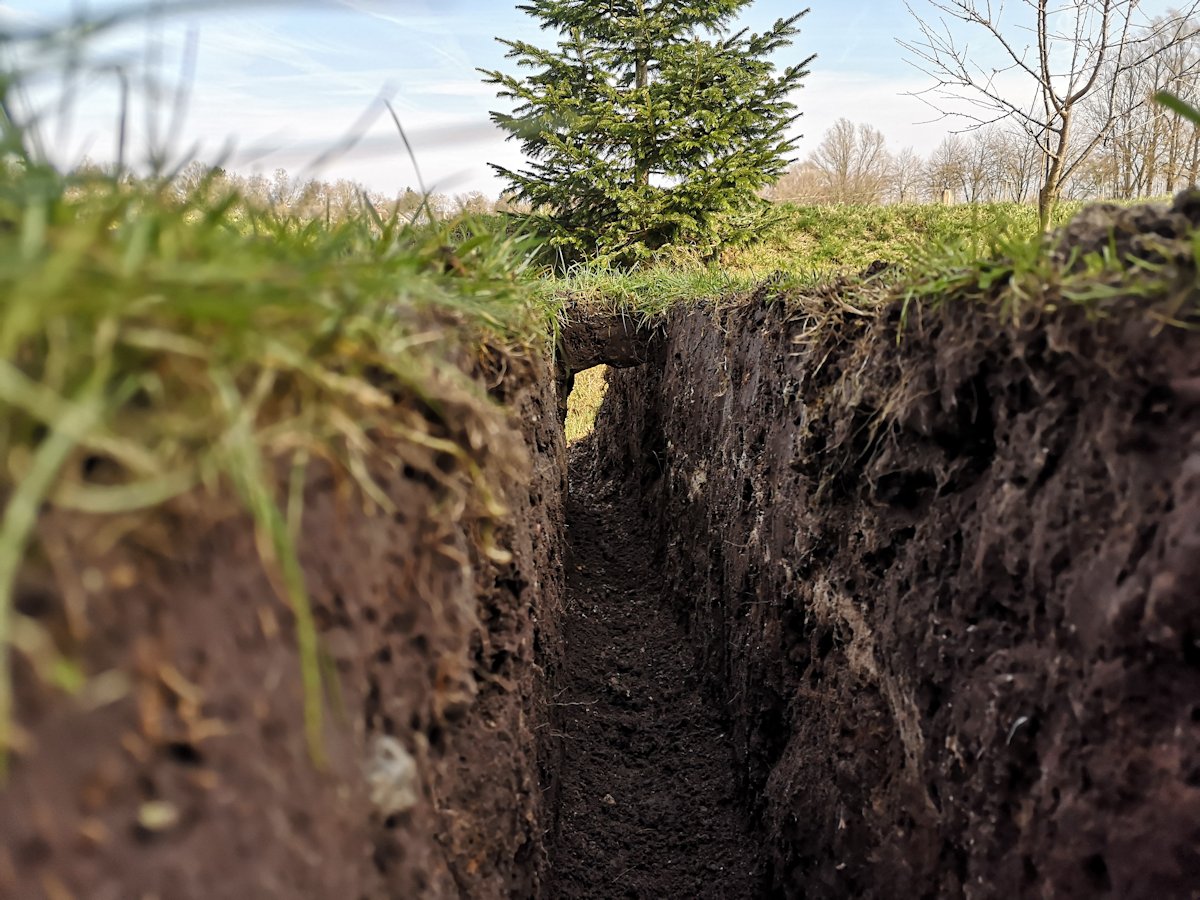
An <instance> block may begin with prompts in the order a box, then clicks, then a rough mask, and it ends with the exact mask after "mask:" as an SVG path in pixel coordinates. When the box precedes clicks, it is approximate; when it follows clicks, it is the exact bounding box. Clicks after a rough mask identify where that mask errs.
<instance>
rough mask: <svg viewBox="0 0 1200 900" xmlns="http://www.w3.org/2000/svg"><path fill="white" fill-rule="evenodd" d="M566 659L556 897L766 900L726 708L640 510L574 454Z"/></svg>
mask: <svg viewBox="0 0 1200 900" xmlns="http://www.w3.org/2000/svg"><path fill="white" fill-rule="evenodd" d="M573 459H574V462H575V466H574V467H573V469H572V492H571V494H570V497H569V500H568V504H567V527H568V536H569V537H568V544H569V548H570V549H569V553H568V556H567V603H566V608H565V615H564V638H565V648H564V649H565V656H564V663H563V669H562V671H561V672H560V673H559V676H558V679H557V685H558V690H557V692H556V693H555V694H554V698H553V701H554V702H553V711H554V713H555V719H556V727H557V728H558V729H559V731H560V732H561V737H562V740H563V742H564V747H565V749H564V752H563V758H562V762H561V764H560V767H559V770H558V772H557V773H555V778H554V780H553V782H552V783H551V784H550V785H548V788H549V789H551V790H552V791H553V792H554V794H555V796H556V797H557V800H558V827H557V834H556V835H555V836H554V839H553V842H552V847H551V876H550V881H549V886H548V891H547V896H549V897H551V898H563V900H567V898H595V900H601V898H603V900H611V898H619V897H626V898H646V900H650V898H655V900H658V898H674V897H679V898H685V897H686V898H714V900H715V898H742V897H754V896H758V893H759V892H758V886H759V884H760V880H761V876H762V867H761V863H760V860H759V856H758V853H757V851H756V848H755V846H754V844H753V842H752V841H751V840H750V839H749V835H748V829H747V827H746V822H745V821H744V820H743V817H742V814H741V808H740V803H739V798H738V794H737V785H736V778H735V775H734V771H733V752H732V749H731V747H730V743H729V737H728V729H727V725H726V723H725V722H724V721H723V720H722V716H721V708H720V706H719V705H718V704H715V703H714V702H713V701H712V699H711V698H710V697H709V696H707V695H706V693H705V685H704V679H703V678H702V677H700V674H699V672H698V670H697V665H696V663H697V660H696V654H695V648H694V646H693V645H692V644H690V643H689V642H688V641H687V639H686V637H685V635H684V633H683V630H682V628H681V625H680V623H679V622H678V620H677V616H676V612H675V609H676V608H677V604H676V603H675V602H673V600H672V599H671V597H670V595H669V593H668V591H669V587H668V584H667V583H666V582H664V581H663V580H662V579H661V578H660V576H659V574H658V571H657V569H656V568H655V566H654V562H653V553H652V542H651V540H650V535H649V533H648V531H647V523H646V522H645V521H644V520H643V519H642V518H641V516H640V514H639V510H638V504H637V503H636V499H635V498H630V497H626V496H622V495H620V494H615V493H611V492H606V490H605V487H604V486H602V485H598V484H594V483H591V482H589V481H587V480H586V472H585V471H584V470H583V469H584V465H585V464H586V462H587V460H585V459H584V458H583V456H582V452H581V451H579V450H575V451H573Z"/></svg>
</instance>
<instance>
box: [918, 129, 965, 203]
mask: <svg viewBox="0 0 1200 900" xmlns="http://www.w3.org/2000/svg"><path fill="white" fill-rule="evenodd" d="M969 155H970V153H969V151H968V149H967V142H966V141H965V140H964V139H963V137H962V136H961V135H957V134H948V135H946V137H944V138H943V139H942V142H941V143H940V144H938V145H937V147H936V148H934V151H933V153H931V154H930V156H929V162H928V163H927V164H926V166H925V193H926V194H927V195H928V196H929V197H930V198H931V199H933V200H941V199H942V198H943V197H945V196H946V195H947V194H948V195H949V197H950V198H951V199H957V198H962V196H963V180H964V179H965V177H966V171H967V167H968V165H969V162H968V158H969Z"/></svg>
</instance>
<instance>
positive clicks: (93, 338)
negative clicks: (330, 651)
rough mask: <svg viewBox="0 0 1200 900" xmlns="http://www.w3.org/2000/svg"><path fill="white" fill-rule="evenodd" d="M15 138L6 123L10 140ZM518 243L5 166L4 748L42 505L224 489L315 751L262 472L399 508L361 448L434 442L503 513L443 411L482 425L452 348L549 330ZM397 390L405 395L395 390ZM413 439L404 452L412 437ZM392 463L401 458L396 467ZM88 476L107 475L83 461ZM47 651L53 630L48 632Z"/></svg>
mask: <svg viewBox="0 0 1200 900" xmlns="http://www.w3.org/2000/svg"><path fill="white" fill-rule="evenodd" d="M14 137H16V136H15V135H13V134H10V135H7V138H8V143H9V145H10V146H11V145H13V142H14ZM527 257H528V248H527V247H526V246H525V245H524V244H523V242H522V240H521V239H520V238H519V237H507V236H503V235H497V234H495V233H493V232H489V231H486V230H480V229H478V228H475V227H473V226H472V225H471V223H469V222H467V223H452V224H448V225H445V226H441V227H438V228H432V229H431V228H414V227H411V226H409V225H408V224H407V223H406V222H404V221H403V220H400V219H396V218H394V219H392V220H389V221H384V220H382V219H380V218H379V217H378V216H376V215H374V214H373V211H371V210H369V209H368V208H367V207H365V206H364V211H363V214H362V215H361V216H358V217H355V218H352V219H350V220H347V221H345V222H342V223H338V224H327V223H325V222H320V221H317V222H313V221H307V222H305V221H299V220H295V219H291V218H288V217H286V216H280V215H278V214H276V213H274V212H273V211H271V210H269V209H259V208H254V207H253V206H252V205H250V204H248V203H246V202H245V201H244V200H243V199H242V198H240V197H238V196H236V195H225V196H213V194H212V192H211V191H208V190H207V189H206V186H201V188H200V189H198V190H197V192H196V193H195V194H194V195H193V196H187V197H183V198H180V197H179V196H178V195H177V193H176V192H175V191H174V190H173V189H172V188H171V186H170V185H169V184H167V183H165V182H158V181H154V180H146V181H131V180H129V179H127V178H115V177H114V178H105V177H96V176H94V175H93V176H89V177H88V178H86V179H80V178H75V177H72V176H63V175H60V174H59V173H57V172H55V171H54V170H52V169H51V168H49V167H48V166H45V165H43V164H41V163H39V162H38V161H37V160H36V159H35V158H34V157H33V156H32V154H29V153H25V154H24V155H23V158H18V159H17V160H15V161H14V160H11V159H10V163H9V165H8V166H7V168H6V171H5V172H4V173H3V176H2V177H0V297H2V300H0V303H2V304H3V315H2V316H0V498H3V500H4V508H3V514H2V518H0V751H2V750H7V749H8V748H9V747H10V746H11V744H12V740H11V738H12V734H11V732H10V730H9V725H10V723H11V721H12V712H13V710H12V697H11V689H10V685H9V682H8V678H9V672H10V664H9V660H8V653H9V650H10V647H11V646H12V642H13V634H14V630H15V629H17V628H18V627H19V628H21V629H25V630H27V629H28V627H30V624H31V623H29V622H20V623H16V622H14V617H15V616H16V613H15V611H14V608H13V600H14V588H15V584H16V578H17V574H18V571H19V570H20V568H21V566H22V563H23V562H24V561H26V560H27V559H29V558H31V557H36V556H37V555H38V554H37V546H36V525H37V521H38V519H39V517H40V516H41V515H42V514H43V513H44V511H46V510H47V509H50V508H55V509H60V510H64V511H67V512H70V513H79V514H92V515H103V516H112V517H121V516H131V515H134V516H135V515H137V514H140V513H143V512H145V511H146V510H152V509H154V508H156V507H159V506H161V505H162V504H164V503H167V502H169V501H170V500H172V499H173V498H176V497H180V496H182V495H184V494H187V493H189V492H191V491H196V490H202V491H207V492H209V493H212V494H216V493H227V492H232V494H233V495H235V496H236V497H237V498H238V499H239V501H240V503H241V504H242V506H243V508H244V509H245V510H246V511H247V512H248V513H249V514H250V515H251V516H252V518H253V520H254V522H255V526H256V530H257V533H258V546H259V551H260V555H261V557H262V559H263V562H264V564H265V565H266V567H267V569H268V571H270V572H271V573H272V577H273V580H274V581H275V583H276V584H277V585H278V588H279V591H280V593H281V595H282V596H283V597H285V598H286V599H287V601H288V602H289V603H290V605H291V608H292V610H293V612H294V614H295V619H296V626H297V636H298V641H299V645H300V651H301V656H302V661H303V673H304V681H305V688H306V697H307V704H308V705H307V710H306V714H307V724H308V733H309V740H310V744H311V746H312V750H313V753H314V755H315V756H319V754H320V740H319V735H320V728H321V725H320V719H321V706H320V703H321V701H320V696H321V691H320V683H319V682H320V676H319V664H318V652H317V643H316V641H317V639H316V632H315V626H314V624H313V621H312V616H311V612H310V610H309V605H308V598H307V593H306V589H305V585H304V578H303V573H302V570H301V568H300V565H299V560H298V558H297V555H296V548H295V541H294V528H289V522H291V523H295V522H297V521H298V519H299V515H300V511H299V510H298V509H297V508H295V504H296V502H297V501H296V495H297V494H298V493H299V492H296V491H293V492H292V495H293V496H292V499H291V500H290V501H289V499H288V492H287V491H286V490H285V488H284V487H283V486H282V485H281V484H279V483H278V479H277V478H276V477H275V473H276V472H277V471H278V470H279V468H280V465H281V464H282V466H283V468H284V469H291V470H293V471H300V472H302V471H303V470H304V469H305V468H306V467H307V466H308V465H309V464H310V463H311V462H312V461H314V460H318V459H320V460H325V461H327V462H328V463H330V464H331V465H333V466H334V467H335V468H336V469H339V470H341V471H344V472H345V473H347V475H348V477H349V479H350V481H351V483H352V484H353V485H355V486H356V487H357V490H358V491H359V493H360V494H361V496H362V497H363V498H364V500H365V501H367V502H370V503H373V504H376V505H377V506H379V507H382V508H387V507H388V506H389V500H388V498H387V496H386V495H385V494H384V493H383V491H382V490H381V489H380V488H379V487H378V485H377V484H376V483H375V482H374V480H373V479H372V477H371V475H370V465H369V462H370V461H371V460H372V459H373V458H378V457H381V456H382V457H384V458H388V459H392V460H395V459H403V460H404V461H406V462H408V461H412V462H414V463H416V464H417V465H418V467H419V468H428V469H432V470H433V471H432V473H431V474H433V475H434V477H439V478H442V477H444V475H440V474H439V470H438V467H437V466H434V465H432V464H431V463H430V460H429V457H430V456H431V454H433V453H438V454H445V455H448V456H449V457H450V458H452V459H454V460H456V461H457V464H458V467H459V469H460V470H461V471H464V472H467V473H469V477H470V478H471V479H472V481H473V483H474V485H475V489H476V493H477V497H478V501H477V502H478V505H479V507H480V509H482V510H483V514H487V515H495V514H497V513H498V512H499V510H498V509H497V508H496V506H495V504H494V502H493V501H492V500H491V495H490V488H489V485H488V484H487V481H486V479H485V478H484V476H483V474H482V471H481V469H480V464H479V462H478V460H477V458H476V457H477V456H478V454H479V451H480V447H481V446H482V445H483V444H486V441H483V440H482V439H481V438H480V436H479V435H478V434H469V433H467V432H466V431H465V430H464V429H467V428H468V426H469V425H470V422H469V421H453V420H454V419H455V417H456V416H458V417H461V416H462V412H463V411H464V410H470V409H474V410H476V411H477V412H478V416H480V417H486V416H487V415H489V414H490V413H488V411H487V401H486V398H484V396H483V395H482V391H481V390H480V389H478V388H476V387H474V385H473V384H472V383H470V382H468V380H467V378H466V377H465V376H464V375H463V374H462V373H461V372H460V371H459V370H458V369H457V368H455V367H453V366H452V365H450V364H449V363H448V362H447V360H448V359H449V358H450V353H451V349H452V346H453V345H455V344H467V345H469V346H479V345H481V344H483V343H489V342H490V343H494V344H497V345H506V344H516V343H524V342H526V341H527V340H528V339H529V337H530V336H531V335H533V334H534V333H535V332H536V331H537V330H538V328H540V327H541V321H542V320H541V319H539V317H538V316H539V313H538V309H537V307H536V304H535V303H534V298H533V292H532V291H531V290H530V289H529V286H528V284H527V283H526V282H525V281H524V280H522V278H521V277H520V273H521V271H522V267H523V264H524V261H525V260H526V259H527ZM397 398H409V401H410V402H408V403H407V405H406V404H405V402H398V401H397ZM405 448H409V449H408V450H406V449H405ZM406 457H411V460H409V459H408V458H406ZM95 472H102V473H103V474H102V477H97V476H95V475H94V474H92V473H95ZM43 643H45V642H43Z"/></svg>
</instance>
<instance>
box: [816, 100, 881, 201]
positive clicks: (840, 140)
mask: <svg viewBox="0 0 1200 900" xmlns="http://www.w3.org/2000/svg"><path fill="white" fill-rule="evenodd" d="M808 162H809V163H811V164H812V166H813V167H814V168H815V170H816V171H817V172H818V173H820V179H821V182H822V193H823V199H824V200H825V201H826V202H830V203H878V202H879V201H880V200H881V199H882V198H883V195H884V191H885V190H886V188H887V184H888V175H889V171H890V169H891V165H892V160H891V157H890V156H889V154H888V152H887V141H886V140H885V139H884V137H883V132H881V131H879V129H877V128H873V127H871V126H870V125H866V124H859V125H855V124H854V123H853V122H851V121H850V120H849V119H838V120H837V121H836V122H835V123H834V124H833V127H832V128H830V129H829V130H828V131H827V132H825V136H824V137H823V138H822V139H821V143H820V144H818V145H817V149H816V150H814V151H813V152H812V154H811V155H810V156H809V158H808Z"/></svg>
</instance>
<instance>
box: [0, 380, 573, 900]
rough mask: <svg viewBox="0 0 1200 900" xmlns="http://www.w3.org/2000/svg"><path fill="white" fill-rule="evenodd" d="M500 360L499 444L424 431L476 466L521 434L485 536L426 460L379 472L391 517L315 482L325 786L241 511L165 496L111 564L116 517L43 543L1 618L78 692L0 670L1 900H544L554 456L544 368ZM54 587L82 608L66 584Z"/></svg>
mask: <svg viewBox="0 0 1200 900" xmlns="http://www.w3.org/2000/svg"><path fill="white" fill-rule="evenodd" d="M504 362H505V365H506V367H507V371H508V376H507V378H504V379H496V378H493V379H492V380H491V387H492V389H493V392H494V393H495V394H496V395H497V397H498V399H502V400H504V401H505V402H507V403H508V404H509V405H510V407H511V408H512V410H513V411H514V417H513V420H512V422H510V423H504V422H503V421H501V422H500V423H499V424H497V421H495V420H494V419H493V418H492V417H491V416H490V414H484V413H481V412H480V409H479V408H475V409H461V410H459V409H453V408H451V409H446V410H443V411H442V412H443V413H444V414H445V415H446V416H447V417H448V419H447V420H448V421H452V422H453V423H454V426H455V427H461V428H464V429H467V428H475V429H478V430H479V432H480V434H481V435H484V436H487V440H486V441H481V442H480V444H479V445H480V446H484V447H487V446H490V447H491V451H490V452H491V453H492V454H494V455H498V453H499V452H500V450H499V448H500V447H501V446H502V445H511V444H513V443H516V444H518V445H519V443H520V442H521V438H522V434H521V432H523V437H524V441H525V443H526V444H527V446H528V447H529V450H530V451H531V453H530V456H531V457H532V458H531V461H530V464H529V466H528V467H527V473H526V475H527V477H525V478H522V479H521V480H519V481H513V482H511V483H509V484H506V485H504V486H503V490H502V492H501V497H502V499H503V500H504V501H505V503H506V504H507V505H508V508H509V510H510V514H509V517H508V518H507V519H506V520H504V521H503V522H501V523H499V524H498V525H497V526H496V527H495V528H494V529H493V533H492V534H491V535H490V536H489V535H486V534H485V533H484V531H483V530H482V528H481V526H480V525H479V524H478V523H476V522H473V521H472V520H471V518H470V516H469V515H468V514H467V513H466V512H465V510H467V509H468V501H467V499H466V497H467V493H468V492H469V491H470V490H471V488H470V486H469V483H468V481H467V479H466V475H465V474H464V473H463V472H462V470H461V468H456V467H455V465H454V464H453V461H452V460H449V459H447V458H444V457H442V458H433V459H431V460H430V465H429V466H428V467H417V466H410V465H403V466H401V465H390V464H388V463H387V462H384V461H381V460H377V461H376V463H375V464H374V475H375V477H376V478H377V480H378V483H379V484H380V486H381V488H382V489H383V491H384V492H385V493H386V494H387V496H388V497H389V498H390V500H391V501H392V503H393V504H394V507H395V509H394V511H392V512H390V513H385V512H383V511H382V510H380V509H375V510H374V511H372V510H370V509H369V508H367V507H366V506H365V505H364V502H363V500H362V498H361V496H359V495H358V494H356V492H355V491H353V490H352V489H351V486H350V485H349V484H348V483H347V480H346V477H345V476H344V475H340V476H335V475H334V474H333V473H332V472H331V471H329V470H327V469H323V468H321V467H318V466H315V465H314V467H313V468H312V472H311V475H310V477H309V479H308V484H307V487H306V490H305V495H306V496H305V508H304V517H303V524H302V533H301V540H300V548H301V556H302V561H303V565H304V570H305V576H306V580H307V585H308V589H309V592H310V595H311V599H312V605H313V609H314V614H315V617H316V622H317V626H318V629H319V631H320V635H321V642H322V648H323V651H324V653H325V654H326V656H327V663H328V664H327V667H326V678H325V682H326V701H327V702H326V715H325V724H326V735H325V740H324V747H325V751H326V754H327V759H326V761H325V763H324V765H323V766H318V765H315V764H314V761H313V759H312V758H311V757H310V756H309V753H308V748H307V746H306V741H305V728H304V714H303V708H304V692H303V688H302V681H301V677H300V668H299V662H298V655H297V650H296V638H295V634H294V632H293V628H292V616H291V613H290V611H289V610H288V608H287V606H286V604H284V603H282V602H281V601H280V600H279V599H278V594H277V592H276V590H275V587H274V585H273V584H272V582H271V580H270V579H269V578H268V575H267V574H266V573H265V572H264V570H263V566H262V564H261V561H260V558H259V554H258V550H257V548H256V545H255V538H254V534H253V529H252V528H251V527H250V523H249V522H248V521H247V520H246V518H245V517H244V516H242V515H238V514H236V513H235V512H234V511H233V510H232V509H231V508H229V509H227V508H226V507H228V504H225V505H224V506H222V505H221V504H220V503H218V502H217V501H216V500H214V498H211V497H200V496H197V497H192V498H188V499H187V501H186V502H183V503H178V504H176V505H175V506H174V507H172V508H171V509H168V510H163V511H158V512H156V513H155V515H154V516H153V518H152V521H150V522H146V523H141V524H139V526H138V527H137V528H136V529H135V530H134V531H133V532H131V533H130V534H129V535H128V536H126V537H125V539H123V540H121V541H120V542H119V543H117V545H116V546H115V547H110V549H109V550H108V551H107V552H106V553H100V552H98V551H97V549H96V544H97V542H99V543H100V544H105V543H107V544H110V545H111V544H112V537H111V535H120V534H121V532H120V531H119V530H117V526H118V525H120V524H121V523H114V522H112V521H108V520H87V519H84V518H83V517H80V516H72V517H57V518H47V520H46V521H45V522H43V529H44V531H45V538H46V540H45V541H44V542H43V543H44V544H45V546H47V547H49V548H54V549H55V550H56V551H57V555H56V557H55V559H53V560H51V562H55V563H57V564H62V565H66V566H67V571H66V573H65V575H66V576H67V577H64V578H60V579H57V580H51V579H49V578H42V579H39V578H38V577H36V576H37V572H36V570H35V571H34V572H33V573H32V575H30V576H29V577H27V578H25V579H24V580H23V584H22V589H21V592H20V595H19V597H18V608H19V611H20V612H21V613H22V614H23V615H24V616H27V617H29V618H30V619H32V620H33V621H35V622H37V623H39V624H40V625H41V626H42V627H43V629H44V630H45V632H46V633H48V634H50V635H51V636H52V638H53V639H54V640H55V641H56V643H58V644H59V645H60V646H62V647H64V648H69V649H71V652H72V657H73V658H75V659H77V660H78V662H79V664H80V666H81V667H82V670H83V672H84V673H85V674H86V675H87V676H88V681H87V683H86V684H85V685H84V688H83V690H82V691H81V692H80V693H78V694H76V695H71V694H68V693H64V692H62V691H60V690H56V689H55V688H53V687H52V686H51V685H50V684H49V683H48V678H47V676H46V674H45V673H42V674H41V675H38V674H36V673H35V672H34V670H33V669H32V668H31V666H30V659H31V658H32V657H31V655H30V654H28V653H19V654H18V655H17V665H16V673H15V674H16V686H17V689H18V711H17V713H18V714H17V721H18V722H19V724H20V726H21V729H22V739H21V745H22V746H21V747H20V748H19V751H18V752H17V754H16V755H15V758H14V759H13V761H12V768H11V771H10V773H9V776H8V784H7V786H6V788H5V791H4V794H3V797H2V800H0V897H6V898H7V897H13V898H21V900H34V898H42V897H44V898H47V900H68V898H78V900H85V898H86V900H126V898H134V897H136V898H143V900H148V898H161V900H192V898H195V900H211V898H214V897H231V898H233V897H237V898H243V897H244V898H263V900H270V898H281V900H282V898H289V900H294V898H313V900H329V898H348V900H349V898H353V900H358V898H403V900H410V898H415V897H422V898H426V897H427V898H442V897H454V898H457V897H472V898H480V900H491V898H503V897H531V896H536V895H537V894H538V893H539V892H540V890H541V888H540V884H541V882H542V878H543V875H544V872H545V868H546V857H545V853H544V850H543V846H542V833H543V831H544V830H545V828H546V827H547V825H546V824H545V823H546V822H548V821H549V818H550V813H551V812H552V811H551V810H549V809H547V808H546V805H545V803H544V802H543V795H542V792H541V791H540V790H539V788H538V778H537V771H538V765H539V763H540V762H543V761H544V760H545V759H549V758H552V753H553V747H552V746H551V743H552V742H551V740H550V738H549V737H548V734H549V731H550V729H548V728H543V727H540V725H542V724H543V720H542V715H543V710H544V708H545V687H546V685H545V682H544V680H543V679H542V678H541V676H540V675H539V672H540V671H541V669H540V668H539V667H538V666H536V665H535V663H534V657H535V646H538V645H541V644H543V643H544V644H545V645H546V647H548V648H549V649H548V651H547V653H546V654H545V656H547V657H552V656H553V653H554V648H555V646H556V645H557V644H558V638H557V635H556V633H555V630H554V629H555V623H556V621H557V616H558V609H559V607H560V605H561V597H562V594H561V580H560V579H561V571H562V560H561V556H560V555H559V554H560V553H561V549H562V535H561V532H562V508H561V498H562V493H563V489H564V487H565V478H564V474H563V472H564V468H565V450H564V445H563V438H562V432H561V429H560V427H559V424H558V415H557V409H556V407H557V399H556V398H555V396H554V394H553V378H552V376H551V375H550V373H549V371H548V368H547V367H546V366H544V365H543V364H542V363H541V362H540V361H539V360H536V359H532V360H524V361H522V360H518V359H515V358H514V359H506V360H505V361H504ZM436 425H437V423H436V422H433V421H431V424H430V427H431V429H432V428H434V427H436ZM489 429H490V431H489ZM435 435H436V436H440V437H443V438H454V437H457V436H456V435H454V434H450V433H437V432H435ZM490 458H491V457H489V459H490ZM484 464H485V466H486V465H488V464H489V463H488V460H486V459H485V462H484ZM222 510H224V511H226V512H230V513H233V514H230V515H225V516H219V515H216V513H218V512H220V511H222ZM105 529H110V531H109V532H108V533H109V535H110V537H109V538H107V539H105V540H100V539H102V538H105V534H106V531H105ZM489 544H490V545H492V546H494V547H495V548H496V549H497V550H503V551H507V552H508V553H510V554H511V557H512V558H511V560H508V561H505V560H504V559H503V558H502V557H501V556H500V555H499V554H497V553H492V554H488V553H487V552H485V547H486V546H487V545H489ZM73 577H74V578H77V579H79V578H81V579H82V584H81V586H80V587H78V590H79V591H82V592H83V593H75V594H73V593H71V591H70V590H66V591H64V590H62V589H61V586H62V585H63V584H65V585H67V586H68V588H69V587H70V586H71V585H72V584H76V585H79V584H80V582H79V581H74V582H73V581H72V580H71V579H72V578H73ZM72 616H74V617H75V618H76V620H77V621H75V622H74V623H72V622H71V618H72ZM73 642H74V643H73Z"/></svg>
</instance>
